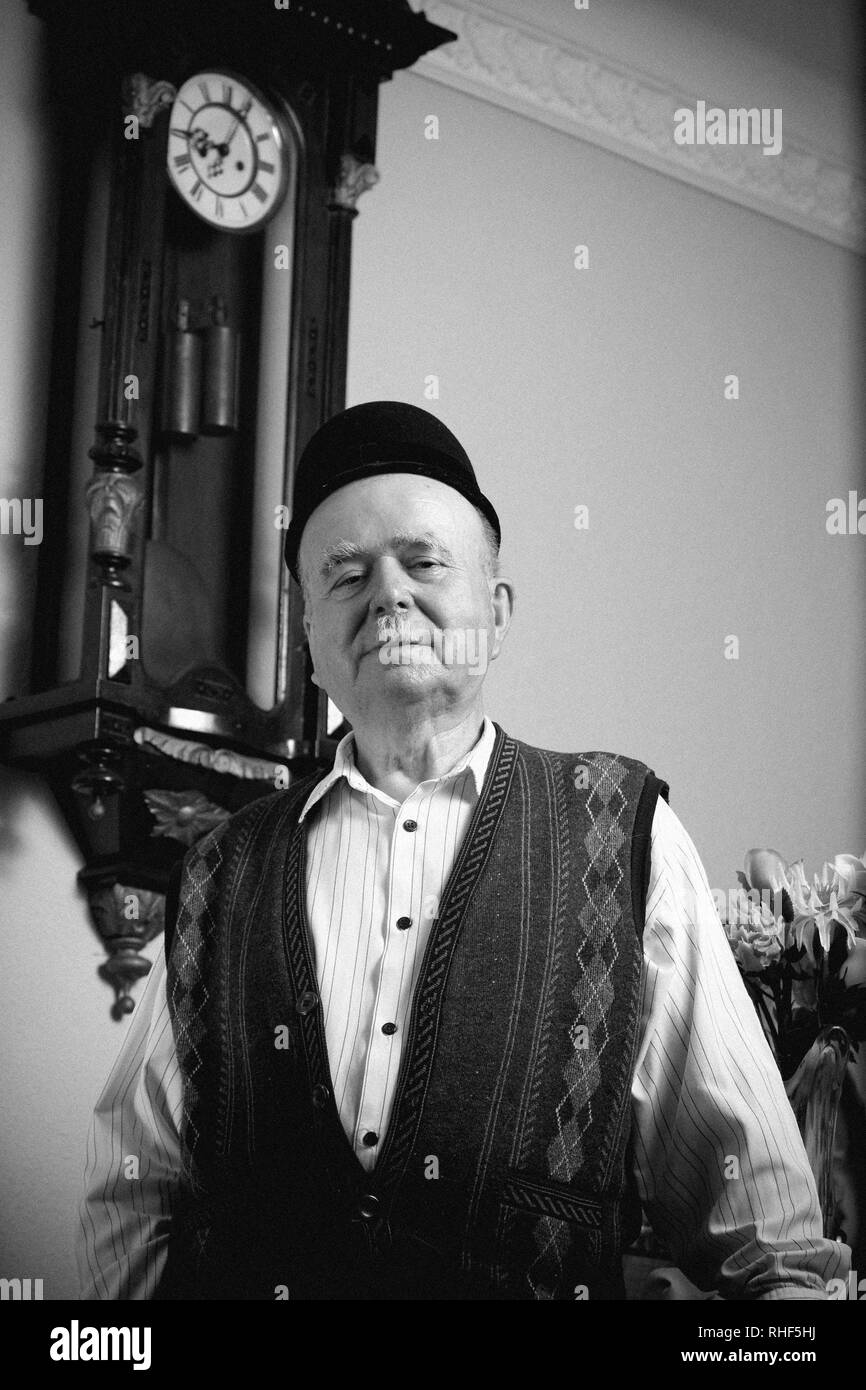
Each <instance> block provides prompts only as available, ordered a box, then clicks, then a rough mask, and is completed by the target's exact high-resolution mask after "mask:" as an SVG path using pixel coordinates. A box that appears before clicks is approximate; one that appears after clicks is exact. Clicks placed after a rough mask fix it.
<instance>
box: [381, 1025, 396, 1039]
mask: <svg viewBox="0 0 866 1390" xmlns="http://www.w3.org/2000/svg"><path fill="white" fill-rule="evenodd" d="M396 1031H397V1025H396V1023H383V1024H382V1032H383V1033H387V1034H388V1036H389V1037H390V1035H391V1034H392V1033H396Z"/></svg>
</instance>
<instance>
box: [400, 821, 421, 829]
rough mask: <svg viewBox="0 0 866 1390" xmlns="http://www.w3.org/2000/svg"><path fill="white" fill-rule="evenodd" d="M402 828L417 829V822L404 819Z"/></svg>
mask: <svg viewBox="0 0 866 1390" xmlns="http://www.w3.org/2000/svg"><path fill="white" fill-rule="evenodd" d="M403 829H404V830H417V829H418V822H417V821H416V820H404V822H403Z"/></svg>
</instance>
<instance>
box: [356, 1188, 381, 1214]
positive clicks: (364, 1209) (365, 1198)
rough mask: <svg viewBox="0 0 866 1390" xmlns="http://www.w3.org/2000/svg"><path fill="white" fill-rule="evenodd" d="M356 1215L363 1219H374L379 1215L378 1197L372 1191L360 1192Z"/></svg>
mask: <svg viewBox="0 0 866 1390" xmlns="http://www.w3.org/2000/svg"><path fill="white" fill-rule="evenodd" d="M358 1215H359V1216H360V1217H361V1219H362V1220H363V1221H375V1220H376V1217H377V1216H378V1215H379V1198H378V1197H374V1195H373V1193H372V1192H362V1193H361V1197H360V1199H359V1201H358Z"/></svg>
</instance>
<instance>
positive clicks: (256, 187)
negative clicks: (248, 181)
mask: <svg viewBox="0 0 866 1390" xmlns="http://www.w3.org/2000/svg"><path fill="white" fill-rule="evenodd" d="M251 191H252V193H253V196H254V197H256V198H258V200H259V202H260V203H263V202H264V201H265V199H266V198H267V196H268V195H267V193H266V192H265V190H264V189H263V188H262V186H261V184H260V183H254V184H253V186H252V190H251Z"/></svg>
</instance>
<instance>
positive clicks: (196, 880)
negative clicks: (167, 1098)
mask: <svg viewBox="0 0 866 1390" xmlns="http://www.w3.org/2000/svg"><path fill="white" fill-rule="evenodd" d="M222 830H223V827H222V826H220V827H218V829H217V830H214V831H211V833H210V835H208V836H206V837H205V839H204V840H202V842H201V844H200V845H199V846H198V847H197V850H196V854H195V855H194V856H193V857H192V860H191V863H190V864H189V867H188V870H187V873H186V876H185V882H184V888H185V892H184V895H183V898H182V900H181V903H180V906H179V909H178V914H177V928H176V932H175V941H174V946H173V949H172V953H171V959H170V962H169V967H168V978H167V986H168V991H167V992H168V1000H169V1005H170V1009H171V1014H172V1018H173V1019H174V1025H175V1046H176V1048H177V1056H178V1062H179V1064H180V1069H181V1075H182V1076H183V1086H184V1105H183V1110H184V1117H185V1119H186V1133H185V1136H184V1137H185V1141H186V1151H187V1154H188V1155H189V1158H190V1160H192V1159H193V1158H194V1156H195V1150H196V1146H197V1144H198V1141H199V1139H200V1137H201V1135H200V1132H199V1130H198V1127H197V1125H196V1124H195V1121H194V1119H193V1116H194V1115H196V1114H197V1113H198V1105H197V1102H198V1086H197V1083H196V1076H197V1073H198V1072H199V1070H200V1069H201V1066H202V1061H203V1058H202V1053H201V1050H200V1049H201V1044H202V1042H203V1040H204V1037H205V1020H204V1011H205V1008H206V1006H207V1003H208V1000H209V999H210V992H209V990H208V987H207V982H206V973H205V972H204V970H203V969H202V963H203V961H205V960H206V959H207V958H208V954H209V952H210V948H211V945H212V942H213V938H214V936H215V935H216V931H217V922H216V917H215V915H214V908H215V903H214V902H213V900H212V897H211V895H210V894H209V893H208V888H209V886H210V885H211V883H212V881H213V879H214V877H215V875H216V874H217V873H218V872H219V869H220V867H221V865H222V863H223V855H222V850H221V848H220V838H221V832H222Z"/></svg>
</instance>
